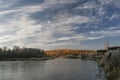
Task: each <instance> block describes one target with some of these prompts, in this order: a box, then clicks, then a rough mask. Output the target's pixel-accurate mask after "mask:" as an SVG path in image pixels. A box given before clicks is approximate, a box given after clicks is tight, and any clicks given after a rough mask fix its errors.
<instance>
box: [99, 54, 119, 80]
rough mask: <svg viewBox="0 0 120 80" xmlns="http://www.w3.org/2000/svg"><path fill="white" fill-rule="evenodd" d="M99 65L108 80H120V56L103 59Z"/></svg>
mask: <svg viewBox="0 0 120 80" xmlns="http://www.w3.org/2000/svg"><path fill="white" fill-rule="evenodd" d="M99 63H100V65H101V67H102V68H103V69H104V71H105V73H106V78H107V80H120V56H112V57H110V58H108V57H103V58H102V59H101V60H100V62H99Z"/></svg>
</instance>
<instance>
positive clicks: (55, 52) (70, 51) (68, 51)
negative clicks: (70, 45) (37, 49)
mask: <svg viewBox="0 0 120 80" xmlns="http://www.w3.org/2000/svg"><path fill="white" fill-rule="evenodd" d="M94 53H96V51H95V50H75V49H56V50H48V51H46V55H48V56H65V55H70V54H76V55H81V54H86V55H91V54H94Z"/></svg>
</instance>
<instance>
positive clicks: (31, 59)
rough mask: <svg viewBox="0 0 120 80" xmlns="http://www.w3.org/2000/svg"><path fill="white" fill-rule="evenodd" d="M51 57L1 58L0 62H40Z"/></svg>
mask: <svg viewBox="0 0 120 80" xmlns="http://www.w3.org/2000/svg"><path fill="white" fill-rule="evenodd" d="M51 59H54V58H53V57H42V58H1V59H0V61H41V60H51Z"/></svg>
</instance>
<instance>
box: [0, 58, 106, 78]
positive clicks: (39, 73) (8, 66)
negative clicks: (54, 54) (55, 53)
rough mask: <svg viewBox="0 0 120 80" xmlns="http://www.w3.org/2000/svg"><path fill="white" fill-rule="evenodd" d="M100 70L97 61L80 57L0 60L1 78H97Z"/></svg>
mask: <svg viewBox="0 0 120 80" xmlns="http://www.w3.org/2000/svg"><path fill="white" fill-rule="evenodd" d="M99 72H100V71H99V68H98V65H97V63H96V62H94V61H86V60H85V61H84V60H79V59H54V60H49V61H2V62H0V80H97V79H96V78H97V77H96V76H99V74H101V73H99ZM102 78H104V74H103V73H102ZM100 80H103V79H101V77H100Z"/></svg>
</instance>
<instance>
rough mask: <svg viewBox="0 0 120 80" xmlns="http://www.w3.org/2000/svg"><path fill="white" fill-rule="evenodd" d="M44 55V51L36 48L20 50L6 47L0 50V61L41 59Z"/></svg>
mask: <svg viewBox="0 0 120 80" xmlns="http://www.w3.org/2000/svg"><path fill="white" fill-rule="evenodd" d="M43 56H46V55H45V51H44V50H41V49H36V48H26V47H24V48H20V47H19V46H14V47H13V49H7V47H3V48H0V59H4V58H41V57H43Z"/></svg>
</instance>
